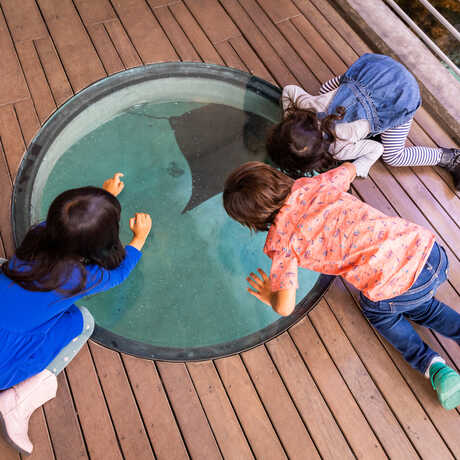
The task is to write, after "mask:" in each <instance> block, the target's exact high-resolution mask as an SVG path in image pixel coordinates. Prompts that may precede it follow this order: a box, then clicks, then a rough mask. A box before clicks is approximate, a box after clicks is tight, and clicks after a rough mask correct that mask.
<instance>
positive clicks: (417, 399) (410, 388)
mask: <svg viewBox="0 0 460 460" xmlns="http://www.w3.org/2000/svg"><path fill="white" fill-rule="evenodd" d="M342 284H343V285H344V286H345V289H346V290H347V292H348V295H349V296H350V297H351V298H352V299H353V303H354V308H355V309H358V310H360V307H359V305H358V302H357V300H356V298H355V296H354V295H353V294H352V292H351V290H350V287H349V286H348V285H347V283H345V282H343V281H342ZM325 300H326V299H325ZM326 303H327V304H328V307H329V309H330V310H331V312H332V314H333V315H334V317H335V318H336V321H337V322H338V324H339V325H340V328H341V329H342V331H343V333H344V334H345V335H346V336H347V334H346V332H345V330H344V329H343V327H342V324H341V323H340V321H339V319H338V318H337V316H336V314H335V311H334V309H333V308H332V307H331V305H330V303H329V302H328V301H327V300H326ZM366 321H367V319H366ZM368 324H369V327H370V328H371V329H372V331H373V332H374V335H375V337H376V338H377V340H378V341H379V342H380V345H381V347H382V348H383V349H384V350H385V353H386V355H387V356H388V358H389V359H390V361H391V362H392V363H393V365H394V367H395V368H396V370H397V371H398V373H399V375H400V376H401V378H402V379H403V381H404V382H405V383H406V385H407V387H408V388H409V390H410V392H411V394H412V395H413V397H414V399H415V400H416V401H417V403H418V404H419V406H420V408H421V409H422V411H423V413H424V414H425V416H426V418H427V419H428V420H429V421H430V423H431V425H432V426H433V429H434V430H435V431H436V432H437V433H438V435H439V436H440V438H441V439H442V441H443V442H444V444H445V446H446V447H447V449H448V450H449V451H450V452H451V449H450V447H449V445H448V444H447V442H446V441H445V440H444V438H443V436H442V434H441V432H440V431H439V429H438V427H437V425H436V423H435V422H434V421H433V419H432V418H431V417H430V414H429V412H428V411H426V410H425V407H424V405H423V403H422V401H421V400H420V399H419V397H418V396H417V394H416V393H415V391H414V390H413V388H412V386H411V385H410V384H409V382H408V381H407V379H406V377H405V376H404V374H403V372H402V370H401V369H400V367H399V366H398V365H397V364H396V362H395V361H394V359H393V357H392V356H391V354H390V353H389V351H388V347H387V346H385V343H384V342H383V338H382V337H381V336H380V334H379V333H378V332H377V331H376V330H375V329H374V327H372V325H371V324H370V323H369V322H368ZM347 338H348V336H347ZM348 340H349V342H350V345H352V346H353V349H355V347H354V345H353V343H352V341H351V340H350V339H349V338H348ZM441 346H442V345H441ZM355 352H356V353H358V351H357V350H356V349H355ZM358 356H359V357H360V355H359V354H358ZM360 360H361V357H360ZM363 365H364V366H365V364H364V363H363ZM365 367H366V371H367V372H368V373H369V370H368V369H367V366H365ZM369 376H370V377H371V378H372V375H371V374H370V373H369ZM372 381H373V382H374V384H375V385H376V386H377V388H379V386H378V385H377V382H376V381H375V380H374V378H372ZM379 391H380V394H381V395H382V397H383V398H384V399H385V401H386V398H385V396H384V394H383V393H382V391H381V390H380V389H379ZM386 402H387V405H388V406H389V407H390V409H392V408H391V406H390V404H389V403H388V401H386ZM394 415H395V417H396V419H397V420H398V422H399V423H400V425H401V427H402V429H403V430H404V433H406V436H407V438H408V439H409V441H410V442H411V444H412V445H413V447H414V449H415V451H416V452H417V453H418V454H419V455H420V456H421V454H420V452H419V451H418V449H417V447H416V446H415V444H414V443H413V442H412V440H411V439H410V436H408V435H407V432H406V430H405V428H404V424H403V423H402V421H400V420H399V418H398V417H397V415H396V414H394ZM421 457H422V456H421ZM453 457H454V458H455V455H453Z"/></svg>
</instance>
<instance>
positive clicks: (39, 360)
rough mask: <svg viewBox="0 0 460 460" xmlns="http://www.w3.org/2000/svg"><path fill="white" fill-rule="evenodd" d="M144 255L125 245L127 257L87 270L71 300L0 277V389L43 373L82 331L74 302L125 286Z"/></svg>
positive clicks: (73, 281)
mask: <svg viewBox="0 0 460 460" xmlns="http://www.w3.org/2000/svg"><path fill="white" fill-rule="evenodd" d="M141 255H142V253H141V252H140V251H138V250H137V249H136V248H134V247H132V246H126V257H125V259H124V260H123V262H122V263H121V264H120V265H119V266H118V267H117V268H115V269H114V270H105V269H103V268H101V267H100V266H98V265H87V266H86V270H87V280H86V286H85V289H84V290H83V291H82V292H79V293H78V294H76V295H73V296H71V297H65V296H64V295H63V294H62V293H59V292H56V291H49V292H36V291H27V290H25V289H23V288H22V287H21V286H19V285H18V284H16V283H15V282H13V281H12V280H10V279H9V278H8V277H7V276H5V275H4V274H3V273H2V272H0V318H1V321H0V390H4V389H6V388H9V387H11V386H13V385H15V384H17V383H19V382H22V381H23V380H25V379H27V378H29V377H31V376H32V375H35V374H38V373H39V372H41V371H42V370H43V369H45V368H46V366H47V365H48V364H49V363H50V362H51V361H52V360H53V359H54V358H55V357H56V355H57V354H58V353H59V352H60V351H61V350H62V348H64V347H65V346H66V345H67V344H68V343H69V342H70V341H71V340H72V339H73V338H75V337H76V336H77V335H79V334H81V332H82V329H83V317H82V315H81V313H80V310H79V309H78V308H77V307H76V306H75V305H74V302H75V301H77V300H79V299H81V298H82V297H86V296H88V295H92V294H96V293H98V292H102V291H106V290H108V289H110V288H112V287H114V286H117V285H118V284H120V283H121V282H123V281H124V280H125V279H126V278H127V277H128V275H129V274H130V273H131V271H132V270H133V268H134V267H135V266H136V264H137V262H138V261H139V259H140V258H141ZM15 261H16V262H17V260H15V259H14V258H13V259H12V260H11V261H10V262H9V263H10V264H14V263H15ZM77 277H78V273H77V271H75V273H74V275H72V276H71V277H70V280H69V281H68V283H67V284H66V285H65V286H64V287H65V288H68V287H70V286H75V283H77V282H78V278H77Z"/></svg>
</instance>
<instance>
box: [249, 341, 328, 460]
mask: <svg viewBox="0 0 460 460" xmlns="http://www.w3.org/2000/svg"><path fill="white" fill-rule="evenodd" d="M241 357H242V358H243V361H244V364H245V366H246V368H247V370H248V372H249V375H250V376H251V380H252V382H253V383H254V385H255V387H256V389H257V393H258V394H259V397H260V398H261V400H262V402H263V405H264V407H265V410H266V411H267V412H268V415H269V417H270V420H271V422H272V423H273V426H274V428H275V430H276V433H277V435H278V437H279V438H280V441H281V443H282V444H283V447H284V450H285V451H286V454H287V456H288V458H290V459H299V460H301V459H304V458H305V452H308V457H309V458H312V459H313V458H318V459H319V458H320V456H319V454H318V452H317V450H316V447H315V445H314V444H313V442H312V440H311V438H310V435H309V433H308V431H307V429H306V428H305V425H304V424H303V422H302V419H301V418H300V415H299V413H298V412H297V409H296V407H295V406H294V403H293V402H292V400H291V398H290V396H289V393H288V392H287V390H286V387H285V386H284V383H283V382H282V380H281V377H280V376H279V374H278V371H277V370H276V368H275V366H274V364H273V362H272V360H271V359H270V356H269V355H268V353H267V350H266V349H265V347H263V346H262V347H256V348H253V349H252V350H250V351H247V352H245V353H243V354H242V355H241ZM273 395H276V397H275V398H274V397H273Z"/></svg>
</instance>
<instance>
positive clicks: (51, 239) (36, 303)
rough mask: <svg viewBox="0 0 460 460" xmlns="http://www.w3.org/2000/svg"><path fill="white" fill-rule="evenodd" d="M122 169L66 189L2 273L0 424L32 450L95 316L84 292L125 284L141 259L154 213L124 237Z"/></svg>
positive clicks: (19, 445)
mask: <svg viewBox="0 0 460 460" xmlns="http://www.w3.org/2000/svg"><path fill="white" fill-rule="evenodd" d="M121 176H122V174H121V173H117V174H115V175H114V177H113V178H111V179H108V180H107V181H105V182H104V185H103V187H102V188H98V187H83V188H78V189H73V190H68V191H66V192H64V193H62V194H61V195H59V196H58V197H57V198H56V199H55V200H54V201H53V203H52V204H51V206H50V208H49V211H48V215H47V219H46V222H44V223H42V224H40V225H37V226H35V227H33V228H32V229H31V230H29V232H28V233H27V235H26V236H25V238H24V240H23V242H22V244H21V245H20V246H19V248H18V249H17V251H16V254H15V255H14V257H13V258H12V259H11V260H10V261H8V262H7V261H4V262H3V264H2V265H1V270H0V297H1V299H2V300H1V305H0V315H1V318H2V321H1V325H0V390H3V391H1V392H0V425H1V427H2V429H3V432H4V435H5V437H6V439H7V440H8V441H9V443H10V444H11V445H12V446H13V447H15V448H16V449H18V450H19V451H20V452H22V453H26V454H29V453H31V452H32V448H33V446H32V443H31V442H30V440H29V438H28V434H27V432H28V422H29V418H30V416H31V414H32V413H33V411H34V410H35V409H37V408H38V407H40V406H41V405H42V404H44V403H45V402H46V401H48V400H50V399H52V398H53V397H54V396H55V395H56V390H57V379H56V376H57V374H58V373H59V372H60V371H62V369H63V368H64V367H65V366H66V365H67V364H68V363H69V362H70V361H71V359H72V358H73V357H74V356H75V355H76V353H77V352H78V351H79V350H80V348H81V347H82V346H83V344H84V343H85V342H86V341H87V340H88V338H89V337H90V336H91V333H92V331H93V328H94V320H93V318H92V316H91V314H90V313H89V312H88V310H86V309H85V308H83V307H77V306H75V304H74V303H75V302H76V301H77V300H79V299H81V298H82V297H85V296H87V295H90V294H91V295H92V294H95V293H97V292H102V291H106V290H107V289H110V288H112V287H114V286H116V285H118V284H120V283H121V282H123V281H124V280H125V279H126V278H127V277H128V276H129V274H130V273H131V271H132V270H133V268H134V267H135V266H136V264H137V263H138V261H139V259H140V257H141V252H140V251H141V249H142V247H143V245H144V243H145V241H146V238H147V236H148V234H149V232H150V228H151V219H150V216H149V215H148V214H143V213H137V214H136V216H135V217H133V218H131V219H130V222H129V224H130V228H131V230H132V232H133V234H134V236H133V239H132V241H131V242H130V243H129V244H128V245H127V246H126V247H125V248H124V247H123V246H122V244H121V242H120V239H119V235H118V233H119V221H120V211H121V207H120V203H119V202H118V200H117V198H115V197H116V196H117V195H118V194H119V193H120V192H121V190H122V189H123V187H124V184H123V182H122V181H121V179H120V178H121Z"/></svg>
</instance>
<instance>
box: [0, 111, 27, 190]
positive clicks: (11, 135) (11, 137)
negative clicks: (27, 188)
mask: <svg viewBox="0 0 460 460" xmlns="http://www.w3.org/2000/svg"><path fill="white" fill-rule="evenodd" d="M0 138H1V140H2V146H3V149H4V152H5V156H6V160H7V163H8V169H9V171H10V175H11V178H12V179H13V181H14V179H15V177H16V173H17V171H18V168H19V164H20V163H21V159H22V156H23V155H24V152H25V145H24V140H23V138H22V133H21V128H20V127H19V122H18V119H17V116H16V112H15V110H14V106H13V105H5V106H3V107H0Z"/></svg>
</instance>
